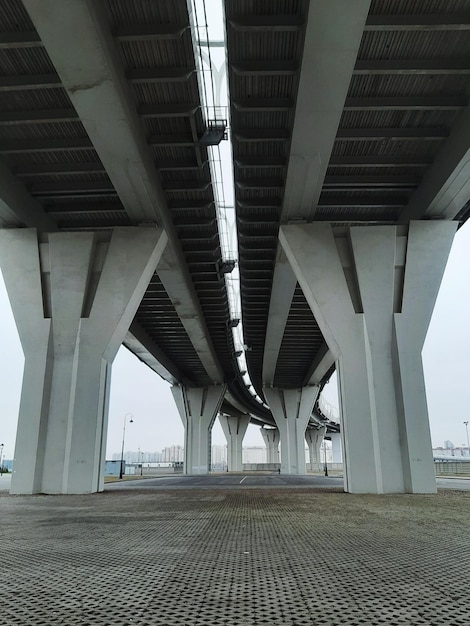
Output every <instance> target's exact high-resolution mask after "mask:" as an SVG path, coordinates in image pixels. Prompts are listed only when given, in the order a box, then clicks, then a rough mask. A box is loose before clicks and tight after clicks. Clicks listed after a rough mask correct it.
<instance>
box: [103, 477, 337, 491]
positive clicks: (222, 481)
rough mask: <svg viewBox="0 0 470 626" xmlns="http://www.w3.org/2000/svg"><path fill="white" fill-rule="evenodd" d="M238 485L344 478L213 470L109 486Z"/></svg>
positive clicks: (318, 483) (322, 483) (329, 483)
mask: <svg viewBox="0 0 470 626" xmlns="http://www.w3.org/2000/svg"><path fill="white" fill-rule="evenodd" d="M218 487H221V488H224V489H230V488H233V489H236V488H238V487H242V488H244V489H247V488H256V487H263V488H266V487H275V488H276V489H279V488H282V487H296V488H302V487H309V488H312V487H319V488H322V489H324V488H325V487H327V488H328V487H334V488H336V489H337V488H340V489H341V488H342V487H343V479H342V478H339V477H333V476H328V477H325V476H282V475H279V474H261V475H253V474H213V475H211V476H183V475H182V474H177V475H176V476H161V477H158V478H145V479H143V480H129V481H122V482H121V481H118V482H115V483H107V484H106V485H105V490H106V491H107V490H108V489H109V490H112V489H216V488H218Z"/></svg>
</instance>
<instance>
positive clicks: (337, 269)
mask: <svg viewBox="0 0 470 626" xmlns="http://www.w3.org/2000/svg"><path fill="white" fill-rule="evenodd" d="M456 226H457V224H456V223H455V222H412V223H411V224H410V226H409V229H408V228H407V227H400V229H399V230H397V227H395V226H372V227H368V228H361V227H353V228H350V229H348V230H347V231H346V229H342V230H336V231H333V229H332V228H331V226H330V225H329V224H309V225H302V226H300V225H299V226H297V225H296V226H294V225H292V226H283V227H281V232H280V240H281V244H282V245H283V247H284V249H285V251H286V254H287V256H288V258H289V260H290V262H291V263H292V267H293V269H294V272H295V274H296V276H297V279H298V281H299V283H300V284H301V286H302V289H303V291H304V294H305V296H306V299H307V301H308V303H309V305H310V307H311V308H312V311H313V313H314V315H315V318H316V320H317V322H318V324H319V326H320V329H321V331H322V333H323V335H324V337H325V339H326V341H327V343H328V346H329V348H330V350H331V351H332V352H333V354H334V355H335V357H336V359H337V366H338V381H339V395H340V404H341V415H342V418H341V424H342V436H343V455H344V459H345V478H346V489H347V491H350V492H353V493H387V492H412V493H418V492H423V493H433V492H435V490H436V483H435V479H434V470H433V463H432V451H431V441H430V434H429V423H428V416H427V408H426V396H425V389H424V379H423V372H422V363H421V350H422V345H423V342H424V338H425V335H426V331H427V327H428V324H429V320H430V317H431V313H432V309H433V306H434V302H435V298H436V296H437V292H438V289H439V285H440V281H441V278H442V274H443V271H444V268H445V264H446V261H447V257H448V254H449V250H450V247H451V244H452V240H453V236H454V233H455V230H456Z"/></svg>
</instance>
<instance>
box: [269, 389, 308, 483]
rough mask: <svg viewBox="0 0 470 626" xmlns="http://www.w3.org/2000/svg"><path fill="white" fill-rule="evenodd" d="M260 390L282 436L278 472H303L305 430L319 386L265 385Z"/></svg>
mask: <svg viewBox="0 0 470 626" xmlns="http://www.w3.org/2000/svg"><path fill="white" fill-rule="evenodd" d="M263 392H264V395H265V398H266V401H267V402H268V404H269V408H270V409H271V413H272V414H273V417H274V419H275V421H276V426H277V427H278V430H279V433H280V436H281V472H282V473H283V474H305V469H306V468H305V430H306V428H307V424H308V420H309V419H310V417H311V415H312V410H313V405H314V404H315V400H316V399H317V396H318V393H319V387H317V386H316V385H312V386H311V387H303V388H302V389H276V388H272V387H264V389H263Z"/></svg>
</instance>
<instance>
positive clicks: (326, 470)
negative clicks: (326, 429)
mask: <svg viewBox="0 0 470 626" xmlns="http://www.w3.org/2000/svg"><path fill="white" fill-rule="evenodd" d="M323 452H324V455H325V465H324V470H325V476H328V463H327V461H326V439H323Z"/></svg>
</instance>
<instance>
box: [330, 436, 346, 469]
mask: <svg viewBox="0 0 470 626" xmlns="http://www.w3.org/2000/svg"><path fill="white" fill-rule="evenodd" d="M330 437H331V454H332V463H342V462H343V450H342V447H341V433H331V434H330Z"/></svg>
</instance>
